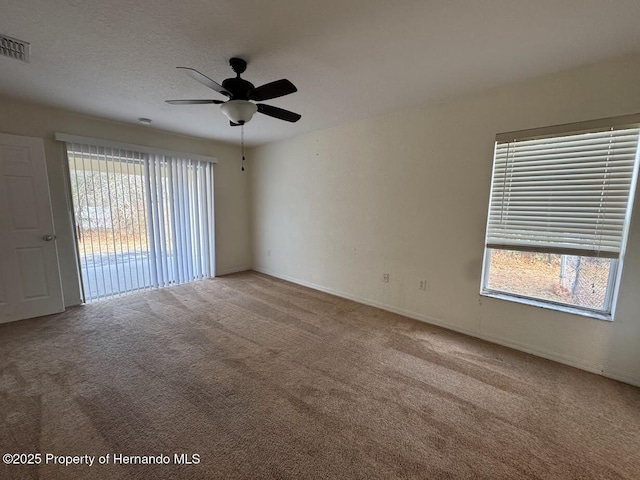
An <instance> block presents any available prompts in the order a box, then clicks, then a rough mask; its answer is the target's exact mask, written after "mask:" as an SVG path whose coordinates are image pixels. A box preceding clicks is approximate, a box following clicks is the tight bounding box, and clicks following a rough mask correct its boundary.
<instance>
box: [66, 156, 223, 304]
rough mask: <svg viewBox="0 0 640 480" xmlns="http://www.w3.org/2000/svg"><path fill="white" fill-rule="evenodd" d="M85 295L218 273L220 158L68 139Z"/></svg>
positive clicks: (89, 297) (92, 297)
mask: <svg viewBox="0 0 640 480" xmlns="http://www.w3.org/2000/svg"><path fill="white" fill-rule="evenodd" d="M67 156H68V159H69V173H70V184H71V192H72V199H73V208H74V216H75V222H76V234H77V245H78V256H79V260H80V270H81V276H82V283H83V288H84V295H85V301H88V302H89V301H93V300H96V299H100V298H106V297H111V296H114V295H120V294H123V293H126V292H131V291H136V290H141V289H148V288H156V287H163V286H168V285H172V284H178V283H185V282H190V281H194V280H198V279H203V278H208V277H211V276H213V275H214V272H215V255H214V248H215V246H214V218H213V164H212V163H210V162H207V161H202V160H192V159H189V158H179V157H175V156H167V155H154V154H149V153H144V152H136V151H132V150H123V149H116V148H108V147H97V146H92V145H83V144H76V143H67Z"/></svg>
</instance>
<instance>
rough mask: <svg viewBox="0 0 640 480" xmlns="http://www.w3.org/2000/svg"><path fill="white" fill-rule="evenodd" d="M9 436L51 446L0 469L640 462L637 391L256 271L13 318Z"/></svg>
mask: <svg viewBox="0 0 640 480" xmlns="http://www.w3.org/2000/svg"><path fill="white" fill-rule="evenodd" d="M0 453H2V454H6V453H41V454H42V458H41V460H40V464H39V465H6V464H4V463H3V464H0V478H2V479H68V478H73V479H75V478H92V479H120V478H135V479H138V478H139V479H153V478H158V479H160V478H184V479H218V478H219V479H368V480H372V479H396V478H406V479H409V478H425V479H445V478H446V479H462V478H469V479H481V478H486V479H517V478H532V479H535V478H537V479H547V478H548V479H623V478H624V479H638V478H640V389H638V388H635V387H632V386H629V385H625V384H622V383H619V382H615V381H613V380H609V379H606V378H603V377H601V376H598V375H593V374H590V373H587V372H583V371H580V370H577V369H574V368H571V367H567V366H564V365H560V364H557V363H554V362H551V361H547V360H544V359H540V358H537V357H534V356H532V355H527V354H524V353H521V352H517V351H514V350H511V349H508V348H504V347H500V346H496V345H493V344H490V343H488V342H483V341H480V340H477V339H474V338H470V337H467V336H464V335H460V334H457V333H453V332H451V331H448V330H445V329H442V328H437V327H433V326H429V325H426V324H424V323H421V322H418V321H414V320H410V319H407V318H405V317H402V316H399V315H395V314H392V313H388V312H385V311H382V310H379V309H376V308H372V307H369V306H365V305H361V304H358V303H355V302H352V301H349V300H345V299H341V298H338V297H335V296H331V295H328V294H325V293H321V292H318V291H314V290H311V289H308V288H304V287H301V286H298V285H294V284H291V283H288V282H284V281H281V280H277V279H274V278H272V277H268V276H266V275H261V274H258V273H253V272H248V273H241V274H235V275H230V276H226V277H221V278H217V279H215V280H208V281H203V282H198V283H193V284H189V285H182V286H176V287H172V288H168V289H163V290H157V291H151V292H144V293H138V294H133V295H129V296H126V297H123V298H117V299H113V300H107V301H102V302H97V303H94V304H90V305H86V306H83V307H77V308H72V309H69V310H68V311H67V312H65V313H63V314H59V315H52V316H48V317H42V318H38V319H32V320H25V321H21V322H15V323H12V324H5V325H1V326H0ZM47 454H49V457H46V458H45V455H47ZM107 454H109V458H108V460H105V459H106V455H107ZM174 454H178V457H175V456H174ZM182 454H184V455H185V456H180V455H182ZM61 455H62V456H65V455H66V456H74V455H77V456H84V455H87V456H93V457H95V458H94V460H93V461H94V464H93V465H91V466H88V465H86V464H85V462H87V461H89V457H82V458H81V460H82V462H83V464H78V465H68V466H64V465H57V464H53V463H52V462H53V461H54V459H55V461H73V460H64V459H59V458H58V457H54V456H61ZM118 455H119V456H118ZM159 455H165V456H166V458H165V457H158V456H159ZM193 455H197V456H193ZM101 456H102V459H101V458H100V457H101ZM150 456H154V459H155V461H159V460H162V461H166V460H167V459H168V460H169V464H166V465H165V464H162V465H157V464H156V465H141V464H137V463H133V464H126V463H123V462H126V461H127V460H130V461H132V462H144V461H152V460H151V459H150V458H149V457H150ZM14 459H16V460H17V461H22V460H29V459H28V458H26V457H24V458H23V459H22V460H21V459H20V458H17V457H16V458H14ZM116 459H119V460H116ZM12 460H13V459H12ZM31 460H33V461H34V463H35V462H36V461H37V460H36V459H35V457H33V458H31ZM76 460H77V461H80V457H78V458H77V459H76ZM100 460H103V461H104V462H105V464H103V465H101V464H99V461H100ZM185 460H189V461H190V462H191V463H192V464H180V463H181V462H182V463H185Z"/></svg>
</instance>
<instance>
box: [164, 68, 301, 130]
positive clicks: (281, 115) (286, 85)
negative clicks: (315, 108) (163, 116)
mask: <svg viewBox="0 0 640 480" xmlns="http://www.w3.org/2000/svg"><path fill="white" fill-rule="evenodd" d="M229 65H231V68H232V70H233V71H234V72H235V73H236V76H235V77H231V78H227V79H226V80H224V81H223V82H222V85H220V84H219V83H217V82H215V81H213V80H211V79H210V78H209V77H207V76H206V75H204V74H202V73H200V72H198V71H197V70H195V69H193V68H189V67H177V68H179V69H181V70H184V72H185V73H186V74H187V75H189V76H190V77H191V78H193V79H195V80H197V81H198V82H200V83H202V84H203V85H205V86H207V87H209V88H211V89H212V90H215V91H216V92H218V93H221V94H222V95H224V96H226V97H228V100H227V101H222V100H166V102H167V103H170V104H171V105H202V104H211V103H213V104H216V105H220V110H222V113H224V114H225V115H226V116H227V118H228V119H229V123H230V124H231V125H232V126H238V125H244V124H245V123H247V122H248V121H250V120H251V118H252V117H253V115H254V113H256V112H259V113H262V114H264V115H269V116H270V117H274V118H278V119H280V120H285V121H287V122H297V121H298V120H300V118H302V115H299V114H297V113H294V112H290V111H289V110H284V109H282V108H278V107H274V106H272V105H265V104H264V103H257V104H256V103H254V102H262V101H264V100H271V99H272V98H278V97H282V96H284V95H289V94H290V93H294V92H297V91H298V89H297V88H296V87H295V85H294V84H293V83H291V82H290V81H289V80H287V79H282V80H277V81H275V82H271V83H267V84H265V85H262V86H260V87H254V86H253V84H252V83H251V82H248V81H247V80H245V79H243V78H240V74H242V73H244V71H245V70H246V69H247V62H246V61H244V60H243V59H241V58H235V57H234V58H232V59H231V60H229Z"/></svg>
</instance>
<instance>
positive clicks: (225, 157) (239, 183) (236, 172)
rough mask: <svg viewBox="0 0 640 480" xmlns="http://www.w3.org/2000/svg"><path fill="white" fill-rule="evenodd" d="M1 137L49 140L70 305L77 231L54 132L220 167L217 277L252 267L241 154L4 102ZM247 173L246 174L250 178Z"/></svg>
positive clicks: (74, 293) (75, 291)
mask: <svg viewBox="0 0 640 480" xmlns="http://www.w3.org/2000/svg"><path fill="white" fill-rule="evenodd" d="M0 132H1V133H9V134H14V135H25V136H32V137H42V138H43V139H44V145H45V154H46V157H47V169H48V175H49V185H50V190H51V202H52V206H53V217H54V222H55V228H56V234H57V236H58V242H57V244H58V256H59V261H60V272H61V277H62V284H63V289H64V299H65V304H66V305H75V304H78V303H79V302H80V291H79V283H78V275H77V268H76V260H75V253H74V248H73V237H72V235H73V229H72V224H71V221H70V215H69V213H70V212H69V203H68V201H67V199H68V197H67V190H66V182H65V175H66V173H65V170H64V162H65V156H64V145H63V144H62V143H60V142H56V141H55V140H54V138H53V136H54V133H55V132H62V133H68V134H72V135H81V136H86V137H94V138H101V139H106V140H113V141H119V142H125V143H133V144H138V145H147V146H153V147H159V148H166V149H170V150H176V151H184V152H190V153H199V154H202V155H209V156H213V157H216V158H217V159H218V164H217V165H216V167H215V215H216V266H217V271H218V274H222V273H227V272H230V271H234V270H243V269H246V268H248V267H249V266H250V258H251V257H250V239H249V237H250V234H249V230H250V229H249V214H248V211H249V210H248V209H249V200H248V199H249V192H248V189H249V181H248V176H247V175H245V174H243V172H241V171H240V160H239V159H240V150H239V148H238V147H236V146H232V145H227V144H222V143H215V142H213V141H211V140H206V139H198V138H191V137H186V136H182V135H175V134H170V133H166V132H162V131H158V130H153V129H151V128H148V127H142V126H137V125H130V124H125V123H119V122H112V121H107V120H103V119H99V118H94V117H87V116H83V115H77V114H74V113H70V112H65V111H61V110H55V109H49V108H44V107H41V106H36V105H31V104H27V103H23V102H20V101H17V100H14V99H9V98H7V97H1V96H0ZM245 173H246V172H245Z"/></svg>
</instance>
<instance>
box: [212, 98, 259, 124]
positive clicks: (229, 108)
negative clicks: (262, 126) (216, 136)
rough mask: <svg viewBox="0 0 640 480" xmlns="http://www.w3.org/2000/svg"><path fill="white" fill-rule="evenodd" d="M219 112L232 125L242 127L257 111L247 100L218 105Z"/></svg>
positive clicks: (253, 104) (230, 101) (255, 106)
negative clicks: (220, 111)
mask: <svg viewBox="0 0 640 480" xmlns="http://www.w3.org/2000/svg"><path fill="white" fill-rule="evenodd" d="M220 110H222V113H224V114H225V115H226V116H227V118H228V119H229V120H230V121H232V122H233V123H238V124H240V125H243V124H245V123H247V122H248V121H249V120H251V118H252V117H253V114H254V113H256V112H257V111H258V107H257V105H256V104H255V103H253V102H249V101H248V100H229V101H228V102H225V103H223V104H222V105H220Z"/></svg>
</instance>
